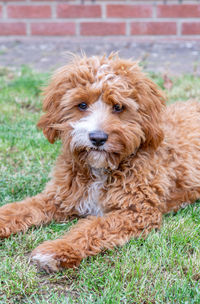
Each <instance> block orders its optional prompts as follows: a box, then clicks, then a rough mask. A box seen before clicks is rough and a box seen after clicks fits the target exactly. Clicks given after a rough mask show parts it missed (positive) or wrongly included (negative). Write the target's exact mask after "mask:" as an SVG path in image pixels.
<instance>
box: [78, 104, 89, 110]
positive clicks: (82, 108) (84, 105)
mask: <svg viewBox="0 0 200 304" xmlns="http://www.w3.org/2000/svg"><path fill="white" fill-rule="evenodd" d="M78 108H79V110H81V111H85V110H87V108H88V105H87V103H85V102H81V103H79V105H78Z"/></svg>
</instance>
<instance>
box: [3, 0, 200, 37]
mask: <svg viewBox="0 0 200 304" xmlns="http://www.w3.org/2000/svg"><path fill="white" fill-rule="evenodd" d="M180 2H181V3H180ZM113 35H115V36H117V35H120V36H136V37H145V36H148V37H154V36H156V37H158V36H159V37H183V38H189V37H191V38H200V1H199V0H194V1H192V0H191V1H184V0H182V1H180V0H179V1H178V0H176V1H175V0H168V1H166V0H157V1H151V0H146V1H145V0H144V1H143V0H96V1H89V0H85V1H84V2H83V1H80V0H71V1H67V0H58V1H56V0H46V1H45V0H4V1H3V0H0V36H6V37H7V36H113Z"/></svg>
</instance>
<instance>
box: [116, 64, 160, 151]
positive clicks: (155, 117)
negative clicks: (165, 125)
mask: <svg viewBox="0 0 200 304" xmlns="http://www.w3.org/2000/svg"><path fill="white" fill-rule="evenodd" d="M113 65H114V69H115V71H116V73H118V74H120V75H122V76H123V77H125V78H126V80H127V84H128V87H129V89H130V90H131V91H132V93H131V97H132V98H133V99H134V100H135V101H137V103H138V105H139V108H138V113H139V114H140V117H139V119H140V121H139V123H140V124H141V126H142V130H143V132H144V134H145V140H144V142H143V147H152V148H154V149H156V148H157V147H158V146H159V144H160V143H161V141H162V140H163V138H164V134H163V131H162V129H161V127H160V122H161V121H160V120H161V113H162V111H163V109H164V108H165V97H164V94H163V93H162V92H161V90H160V89H159V88H158V86H157V85H156V84H155V83H154V82H153V81H152V80H150V79H148V78H147V77H146V75H145V74H144V73H143V72H141V69H140V67H139V66H138V63H137V62H133V61H131V60H121V59H119V58H118V59H117V60H116V61H115V62H114V63H113Z"/></svg>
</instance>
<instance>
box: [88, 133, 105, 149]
mask: <svg viewBox="0 0 200 304" xmlns="http://www.w3.org/2000/svg"><path fill="white" fill-rule="evenodd" d="M89 139H90V140H91V142H92V144H93V145H94V146H97V147H99V146H103V144H105V142H106V140H107V139H108V134H106V133H104V132H103V131H94V132H90V133H89Z"/></svg>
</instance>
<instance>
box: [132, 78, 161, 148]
mask: <svg viewBox="0 0 200 304" xmlns="http://www.w3.org/2000/svg"><path fill="white" fill-rule="evenodd" d="M143 76H144V77H143V79H141V80H140V81H139V82H138V83H137V85H136V92H137V93H136V94H137V97H136V98H137V101H138V103H139V110H138V112H139V113H140V114H141V117H142V122H141V123H142V128H143V131H144V133H145V142H144V143H143V146H145V147H152V148H154V149H156V148H157V147H158V146H159V144H160V143H161V141H162V140H163V138H164V134H163V131H162V129H161V126H160V124H161V114H162V111H163V110H164V108H165V97H164V94H163V93H162V92H161V91H160V90H159V88H158V86H157V85H156V84H155V83H154V82H153V81H151V80H150V79H148V78H146V76H145V75H144V74H143Z"/></svg>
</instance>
